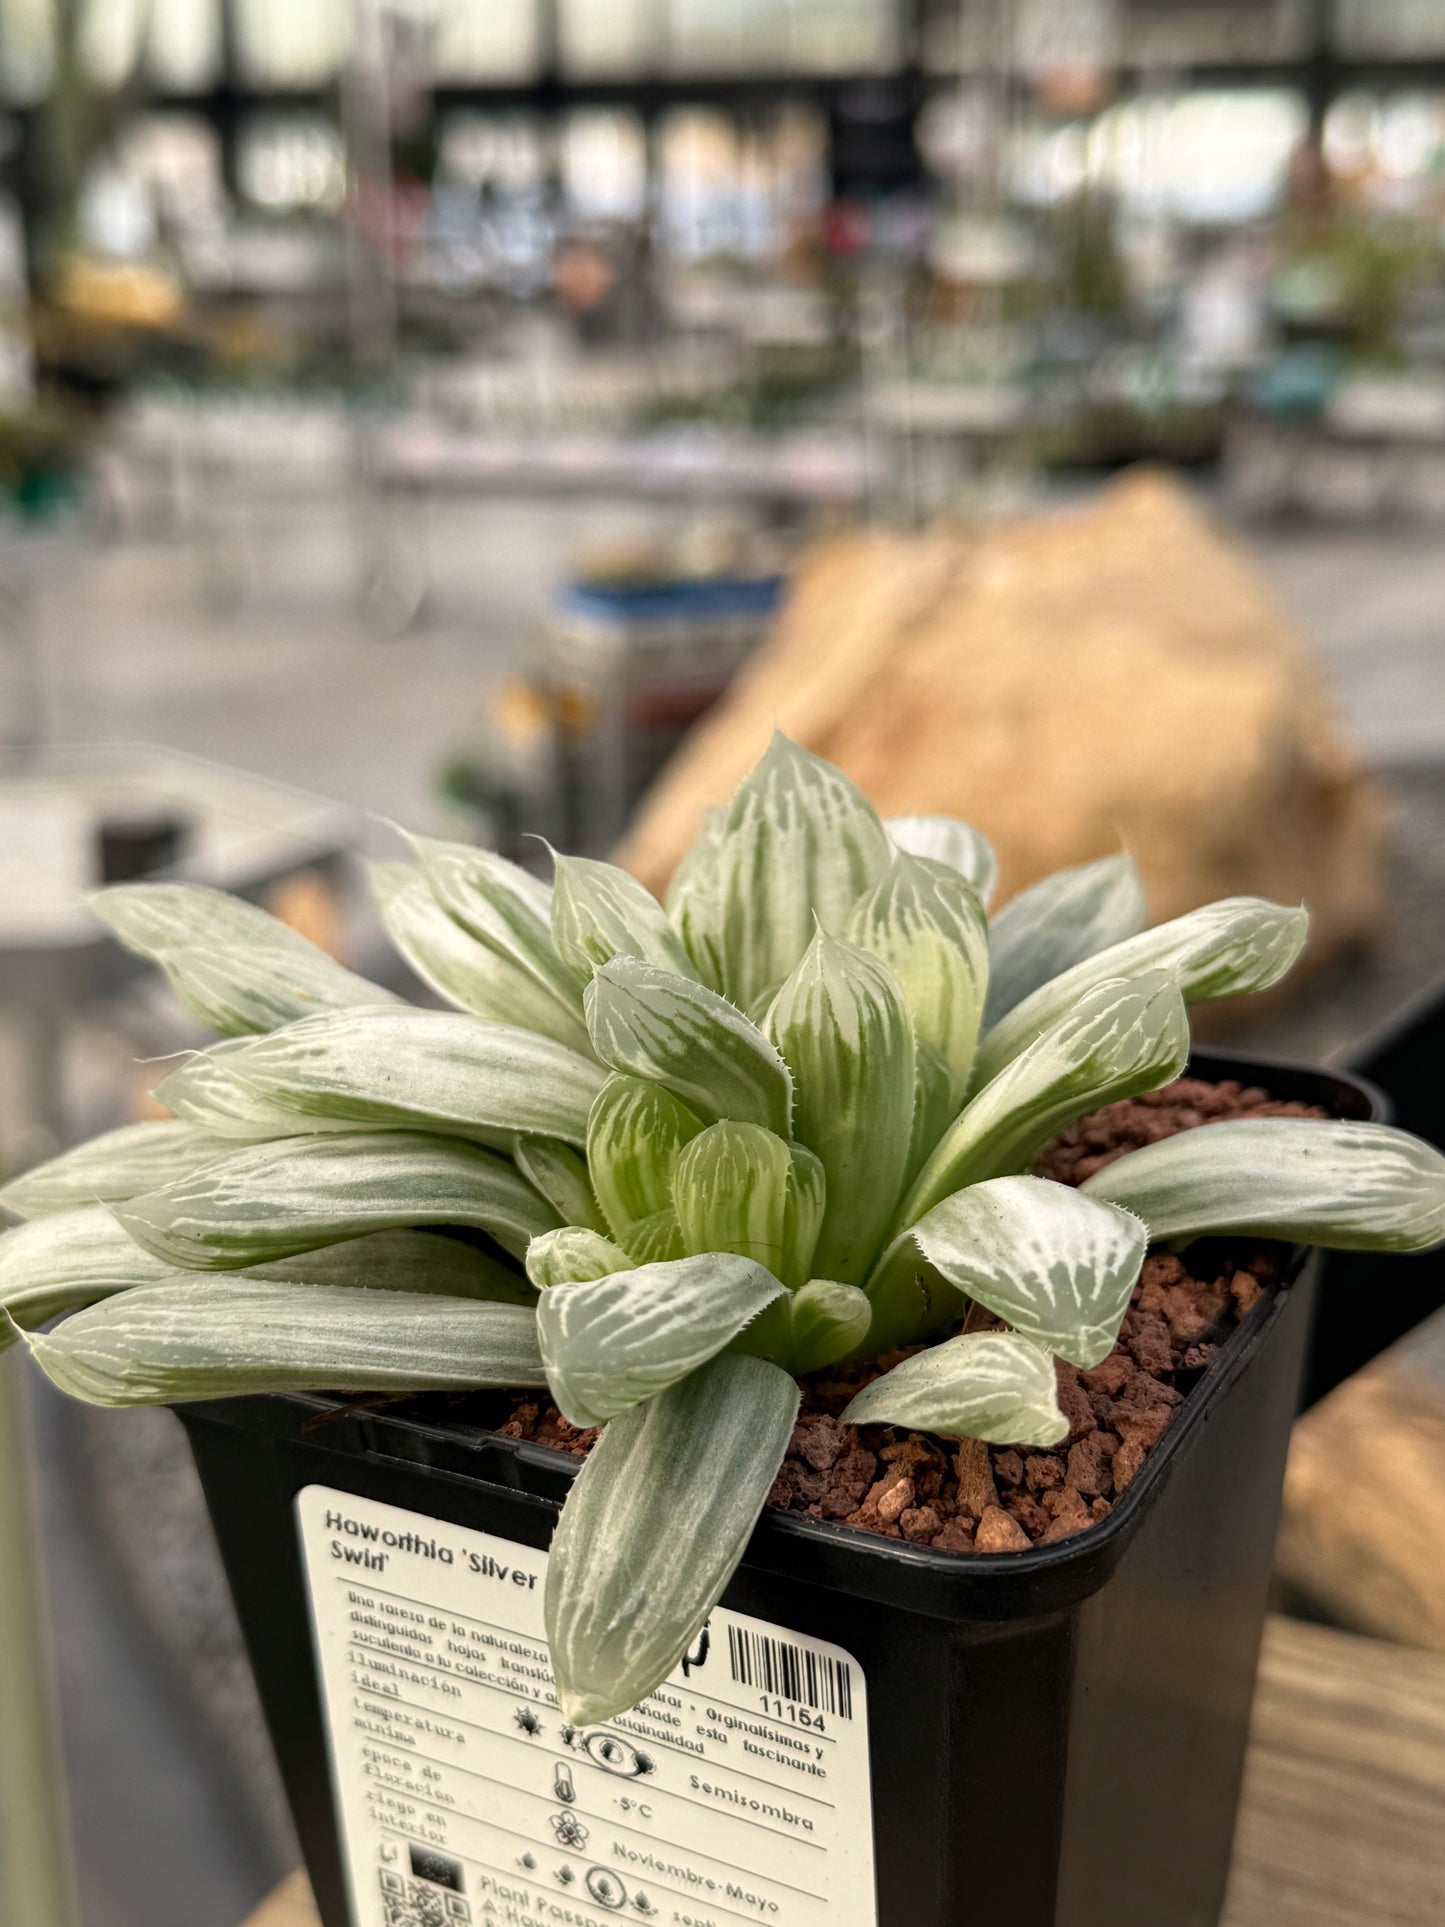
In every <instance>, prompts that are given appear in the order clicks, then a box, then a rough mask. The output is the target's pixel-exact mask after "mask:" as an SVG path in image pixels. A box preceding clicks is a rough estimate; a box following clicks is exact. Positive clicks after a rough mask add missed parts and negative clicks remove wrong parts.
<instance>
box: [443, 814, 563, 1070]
mask: <svg viewBox="0 0 1445 1927" xmlns="http://www.w3.org/2000/svg"><path fill="white" fill-rule="evenodd" d="M411 845H412V848H413V850H414V851H415V852H416V856H417V859H418V861H419V862H420V864H421V867H422V869H423V871H424V872H425V874H426V880H427V882H428V884H429V885H430V886H431V891H432V895H433V896H434V897H435V898H436V900H437V902H438V903H439V904H440V905H441V907H442V909H443V910H445V911H446V913H447V915H448V916H449V917H450V918H451V919H452V920H453V922H455V923H458V924H460V926H461V927H462V929H463V930H465V931H466V933H467V935H468V936H469V937H473V938H475V939H476V941H477V942H478V943H479V944H481V945H483V947H484V948H485V949H487V950H490V951H491V952H492V954H493V955H494V956H495V957H499V958H500V959H501V960H502V962H503V963H507V964H510V965H512V966H513V967H514V968H515V969H516V970H519V971H520V972H521V973H522V975H523V976H524V977H527V978H529V979H530V980H531V982H532V983H533V984H534V985H535V986H536V987H537V989H538V990H539V991H540V992H542V994H543V996H544V998H545V999H547V1000H548V1001H549V1002H550V1003H551V1004H553V1005H555V1006H556V1008H557V1010H558V1012H559V1013H560V1014H561V1016H562V1017H563V1018H565V1019H566V1020H567V1022H568V1024H569V1025H575V1024H576V1023H578V1022H579V1021H580V1019H581V1016H582V997H581V991H580V988H579V986H578V983H577V979H576V978H575V977H574V976H573V974H572V972H571V971H570V970H569V969H568V967H567V965H566V964H564V963H563V961H562V959H561V958H560V957H559V956H558V955H557V950H556V946H555V945H554V944H553V942H552V890H551V886H550V885H549V884H545V883H541V882H539V881H538V879H537V878H536V877H534V876H529V875H528V873H527V872H526V871H525V870H523V869H521V868H520V867H519V866H518V865H517V864H515V863H509V862H508V861H507V859H506V858H505V857H503V856H498V855H497V853H496V851H495V850H478V849H475V848H474V847H473V846H472V845H471V844H469V843H446V842H439V841H437V840H436V839H435V838H432V837H425V836H414V837H412V838H411ZM509 1021H510V1022H512V1023H518V1024H525V1025H526V1026H527V1028H528V1029H534V1030H535V1029H537V1028H539V1025H538V1024H537V1023H536V1022H535V1015H534V1013H533V1012H532V1011H530V1010H529V1011H527V1012H526V1013H523V1012H522V1011H517V1012H516V1013H514V1014H513V1015H512V1016H511V1018H510V1019H509ZM548 1029H549V1031H551V1026H548ZM551 1034H553V1035H556V1034H558V1033H556V1032H555V1031H552V1032H551ZM564 1041H569V1040H564Z"/></svg>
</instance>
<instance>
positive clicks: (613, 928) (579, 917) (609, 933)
mask: <svg viewBox="0 0 1445 1927" xmlns="http://www.w3.org/2000/svg"><path fill="white" fill-rule="evenodd" d="M553 862H554V863H555V865H556V876H555V877H554V879H553V883H552V942H553V944H554V945H555V947H556V951H557V955H558V956H559V957H560V958H561V959H562V961H563V963H564V964H566V965H567V966H568V967H569V968H570V969H571V971H572V973H573V975H574V976H575V977H576V979H577V981H578V983H580V984H586V983H590V981H591V979H592V972H593V971H594V970H595V969H596V967H597V966H598V964H604V963H608V962H610V960H611V959H612V958H613V957H642V958H643V959H645V961H646V962H648V963H655V964H660V965H661V966H662V968H663V969H664V970H675V971H676V972H677V973H678V975H679V976H682V977H691V976H694V975H695V974H696V973H695V972H694V970H693V966H692V959H691V958H690V957H689V956H688V954H687V951H686V949H685V948H684V946H683V942H682V939H681V937H679V936H678V934H677V932H676V931H675V930H674V929H673V927H672V925H671V924H670V923H669V922H668V920H667V912H666V911H665V910H664V909H663V907H662V905H661V904H660V903H659V902H658V901H657V898H656V897H655V896H653V895H652V893H651V891H650V890H644V889H643V887H642V885H641V884H640V883H639V882H638V881H637V879H636V877H631V876H629V875H628V874H627V872H626V870H619V869H618V868H617V866H616V864H615V863H597V862H594V861H593V860H592V859H591V858H588V857H580V856H557V855H555V853H554V856H553Z"/></svg>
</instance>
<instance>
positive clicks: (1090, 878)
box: [984, 856, 1145, 1024]
mask: <svg viewBox="0 0 1445 1927" xmlns="http://www.w3.org/2000/svg"><path fill="white" fill-rule="evenodd" d="M1144 915H1145V903H1144V885H1143V883H1142V882H1141V881H1140V878H1139V871H1138V868H1137V867H1136V865H1135V862H1134V859H1133V857H1131V856H1106V857H1103V858H1102V859H1101V860H1100V861H1099V862H1097V863H1081V864H1079V865H1078V866H1077V867H1076V868H1074V869H1072V870H1057V871H1055V873H1054V874H1053V875H1052V876H1047V877H1045V878H1044V879H1043V880H1042V882H1040V883H1035V884H1033V885H1032V886H1031V887H1030V888H1029V889H1027V890H1021V891H1020V892H1019V894H1018V895H1017V896H1016V897H1014V898H1012V899H1011V901H1010V902H1008V903H1006V904H1005V905H1004V907H1003V909H1002V910H1000V911H999V912H998V913H997V914H996V915H995V917H994V918H993V920H992V922H991V923H990V925H989V932H988V950H989V965H988V970H989V975H988V1004H987V1006H986V1010H985V1015H984V1022H985V1023H986V1024H996V1023H997V1022H998V1021H999V1019H1000V1018H1001V1017H1006V1016H1007V1015H1008V1013H1009V1012H1010V1011H1011V1010H1012V1009H1013V1008H1014V1006H1015V1005H1016V1004H1021V1003H1022V1002H1023V1000H1024V998H1025V997H1029V996H1032V994H1033V992H1034V991H1036V990H1037V989H1038V988H1039V987H1040V985H1042V984H1046V983H1048V982H1050V980H1051V979H1052V978H1054V977H1059V976H1062V974H1063V973H1064V971H1066V970H1072V969H1073V967H1074V965H1075V964H1077V963H1083V962H1084V960H1085V959H1086V958H1088V957H1094V956H1097V955H1098V953H1099V952H1100V951H1101V950H1107V949H1108V948H1109V946H1110V945H1111V944H1116V943H1122V942H1123V941H1124V939H1125V938H1126V937H1132V936H1135V935H1137V933H1138V932H1139V931H1140V930H1142V929H1143V927H1144Z"/></svg>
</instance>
